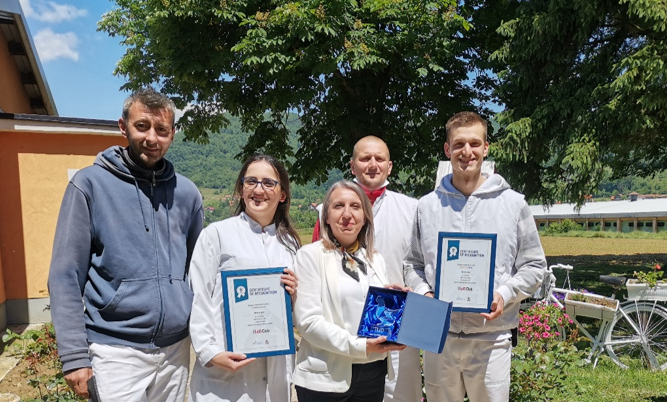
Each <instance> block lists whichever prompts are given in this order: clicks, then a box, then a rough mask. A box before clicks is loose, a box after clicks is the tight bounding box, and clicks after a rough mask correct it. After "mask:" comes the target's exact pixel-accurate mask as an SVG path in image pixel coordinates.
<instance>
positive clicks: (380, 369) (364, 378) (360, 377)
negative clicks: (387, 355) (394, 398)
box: [296, 359, 387, 402]
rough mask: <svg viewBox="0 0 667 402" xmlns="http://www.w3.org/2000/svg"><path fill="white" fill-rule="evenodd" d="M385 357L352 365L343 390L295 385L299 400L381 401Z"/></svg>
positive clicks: (311, 401)
mask: <svg viewBox="0 0 667 402" xmlns="http://www.w3.org/2000/svg"><path fill="white" fill-rule="evenodd" d="M386 375H387V359H384V360H379V361H376V362H372V363H366V364H353V365H352V382H351V384H350V389H348V390H347V391H345V392H319V391H312V390H310V389H307V388H303V387H299V386H298V385H297V386H296V396H297V397H298V398H299V402H382V399H383V398H384V378H385V376H386Z"/></svg>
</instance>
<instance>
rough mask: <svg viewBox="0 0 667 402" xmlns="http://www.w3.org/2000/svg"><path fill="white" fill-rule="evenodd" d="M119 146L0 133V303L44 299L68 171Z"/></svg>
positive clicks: (87, 138) (96, 138)
mask: <svg viewBox="0 0 667 402" xmlns="http://www.w3.org/2000/svg"><path fill="white" fill-rule="evenodd" d="M124 143H125V141H124V138H123V137H121V136H120V135H118V136H108V135H81V134H78V135H68V134H33V133H16V132H10V133H7V132H0V172H2V175H1V176H0V194H2V197H0V259H1V260H0V264H1V266H0V274H1V275H0V281H2V280H3V279H4V286H0V303H2V302H4V301H5V300H7V299H32V298H42V297H46V296H48V294H47V293H46V290H47V284H46V282H47V278H48V272H49V264H50V260H51V249H52V246H53V236H54V233H55V228H56V223H57V219H58V211H59V209H60V203H61V201H62V197H63V194H64V192H65V188H66V186H67V183H68V181H69V180H68V169H81V168H83V167H86V166H89V165H91V164H92V163H93V161H94V159H95V155H97V153H98V152H99V151H101V150H104V149H106V148H108V147H109V146H111V145H115V144H124ZM0 283H1V282H0ZM3 290H4V292H3Z"/></svg>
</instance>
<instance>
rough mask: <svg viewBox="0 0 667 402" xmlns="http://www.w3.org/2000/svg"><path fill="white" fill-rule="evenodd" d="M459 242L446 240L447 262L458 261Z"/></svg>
mask: <svg viewBox="0 0 667 402" xmlns="http://www.w3.org/2000/svg"><path fill="white" fill-rule="evenodd" d="M459 243H460V240H447V261H451V260H458V259H459Z"/></svg>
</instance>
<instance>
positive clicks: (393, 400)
mask: <svg viewBox="0 0 667 402" xmlns="http://www.w3.org/2000/svg"><path fill="white" fill-rule="evenodd" d="M391 168H392V162H391V159H390V156H389V148H388V147H387V144H386V143H385V142H384V141H382V140H381V139H380V138H378V137H374V136H367V137H364V138H362V139H360V140H359V141H357V143H356V144H355V146H354V149H353V151H352V159H351V160H350V170H351V171H352V174H353V175H354V176H355V179H354V181H355V182H356V183H357V184H358V185H359V186H360V187H361V188H362V189H363V190H364V192H365V193H366V195H367V196H368V198H369V199H370V201H371V204H372V205H373V223H374V225H375V230H374V232H375V248H376V249H377V250H378V252H379V253H380V254H381V255H382V257H383V258H384V260H385V263H386V266H387V276H388V278H387V279H388V280H389V283H392V284H401V285H404V284H405V281H404V280H403V257H404V256H405V253H406V252H407V251H408V248H409V247H410V235H411V231H412V226H413V222H414V217H415V211H416V209H417V200H415V199H414V198H410V197H408V196H405V195H403V194H399V193H396V192H394V191H390V190H387V185H388V184H389V182H388V181H387V177H389V175H390V174H391ZM318 232H319V221H318V224H317V225H316V226H315V232H314V233H313V241H316V240H318V239H319V234H318ZM392 363H393V365H394V373H395V378H394V380H389V379H387V381H386V383H385V395H384V401H385V402H418V401H421V397H422V395H421V365H420V361H419V349H415V348H411V347H407V348H405V349H404V350H402V351H400V352H392Z"/></svg>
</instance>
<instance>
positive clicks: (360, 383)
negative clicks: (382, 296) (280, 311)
mask: <svg viewBox="0 0 667 402" xmlns="http://www.w3.org/2000/svg"><path fill="white" fill-rule="evenodd" d="M321 222H323V224H324V225H323V227H322V228H321V240H320V241H318V242H316V243H313V244H309V245H307V246H304V247H302V248H301V249H300V250H299V251H298V252H297V254H296V262H295V265H294V267H295V268H294V270H295V272H296V274H297V275H298V277H299V281H300V287H299V297H298V298H297V299H296V302H295V304H294V319H295V323H296V327H297V329H298V330H299V333H300V334H301V336H302V339H301V343H300V345H299V351H298V353H297V358H296V360H297V364H296V368H295V370H294V376H293V381H294V384H295V385H296V393H297V396H298V398H299V402H333V401H345V402H348V401H349V402H381V401H382V399H383V397H384V382H385V376H386V375H387V373H388V370H392V365H391V362H388V359H389V354H388V353H387V352H389V351H392V350H402V349H404V348H405V346H403V345H397V344H389V343H384V342H385V341H386V337H384V336H382V337H379V338H373V339H368V338H361V337H358V336H357V335H356V334H357V329H358V326H359V322H360V320H361V315H362V311H363V307H364V302H365V298H366V294H367V292H368V287H369V286H384V285H387V274H386V270H385V265H384V260H383V259H382V256H381V255H379V254H378V253H377V252H376V251H375V250H374V249H373V211H372V207H371V203H370V201H369V200H368V197H367V196H366V194H364V192H363V190H362V189H361V188H360V187H359V186H358V185H356V184H354V183H352V182H349V181H339V182H337V183H335V184H334V185H333V186H332V187H331V188H330V189H329V191H328V192H327V195H326V197H325V199H324V204H323V207H322V218H321ZM392 371H393V370H392ZM389 375H390V378H393V372H390V373H389Z"/></svg>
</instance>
